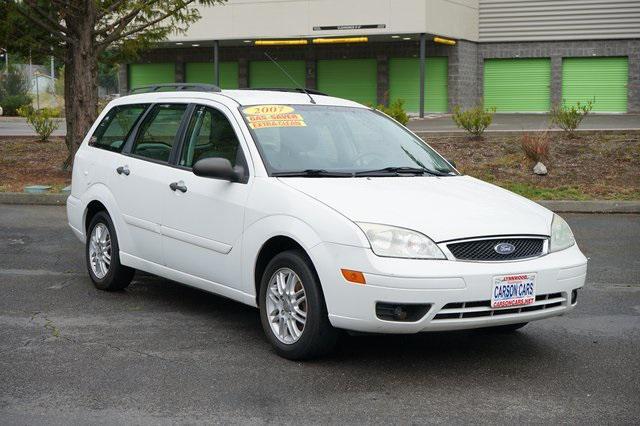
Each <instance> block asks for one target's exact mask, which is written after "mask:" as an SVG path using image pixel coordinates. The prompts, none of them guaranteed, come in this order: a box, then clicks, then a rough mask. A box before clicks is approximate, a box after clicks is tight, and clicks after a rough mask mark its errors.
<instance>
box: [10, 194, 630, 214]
mask: <svg viewBox="0 0 640 426" xmlns="http://www.w3.org/2000/svg"><path fill="white" fill-rule="evenodd" d="M67 197H68V195H67V194H25V193H22V192H0V204H22V205H40V206H64V205H65V204H66V202H67ZM536 202H537V203H538V204H540V205H542V206H544V207H546V208H548V209H549V210H551V211H554V212H556V213H627V214H629V213H640V201H611V200H591V201H575V200H541V201H536Z"/></svg>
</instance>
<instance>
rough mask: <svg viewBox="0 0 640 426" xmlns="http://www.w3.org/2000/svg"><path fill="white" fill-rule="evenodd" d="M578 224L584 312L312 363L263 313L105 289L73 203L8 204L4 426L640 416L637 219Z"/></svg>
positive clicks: (172, 290) (352, 346) (1, 269)
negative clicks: (585, 261)
mask: <svg viewBox="0 0 640 426" xmlns="http://www.w3.org/2000/svg"><path fill="white" fill-rule="evenodd" d="M564 217H565V218H566V219H567V221H568V222H569V223H570V225H571V226H572V227H573V229H574V232H575V234H576V236H577V239H578V242H579V244H580V246H581V247H582V249H583V251H584V252H585V254H586V255H587V256H588V257H590V264H589V274H588V284H587V286H586V288H585V289H584V290H583V291H582V292H581V293H580V297H579V304H578V308H577V309H576V310H575V311H573V312H572V313H570V314H569V315H567V316H565V317H558V318H553V319H549V320H544V321H541V322H537V323H532V324H529V325H528V326H527V327H525V328H524V329H522V331H521V332H518V333H515V334H511V335H499V334H489V333H486V332H479V331H474V332H456V333H437V334H420V335H412V336H348V337H346V338H344V339H343V341H342V343H341V345H340V347H339V350H338V351H337V352H336V353H335V354H334V355H332V356H330V357H328V358H325V359H322V360H317V361H313V362H306V363H297V362H291V361H287V360H284V359H281V358H279V357H278V356H276V355H275V354H274V353H273V351H272V350H271V348H270V347H269V345H268V344H267V342H266V341H265V339H264V338H263V336H262V330H261V328H260V321H259V318H258V314H257V311H255V310H254V309H252V308H249V307H245V306H243V305H240V304H237V303H234V302H231V301H228V300H225V299H223V298H220V297H217V296H214V295H210V294H207V293H203V292H201V291H198V290H195V289H191V288H188V287H185V286H181V285H178V284H176V283H173V282H168V281H166V280H163V279H159V278H155V277H151V276H139V277H138V278H137V279H136V280H135V281H134V283H133V284H132V285H131V286H130V287H129V288H128V289H127V290H126V291H123V292H118V293H106V292H101V291H98V290H95V289H94V288H93V286H92V285H91V283H90V281H89V278H88V277H87V276H86V274H85V270H84V259H83V247H82V245H81V244H80V243H79V242H78V241H77V240H76V239H75V237H73V235H72V234H71V232H70V231H69V230H68V229H67V227H66V223H65V211H64V208H61V207H44V206H40V207H35V206H32V207H26V206H8V205H0V424H42V423H46V424H87V423H91V424H115V423H118V424H121V423H135V424H148V423H153V424H163V423H176V422H179V423H298V424H308V423H347V424H353V423H359V424H362V423H400V424H406V423H456V424H460V423H465V424H468V423H496V422H497V423H506V422H508V423H516V422H517V423H520V422H523V423H549V424H551V423H552V424H557V423H582V424H603V423H607V424H624V423H626V424H633V423H635V424H637V422H638V418H639V416H640V256H638V251H639V250H640V216H637V215H571V214H566V215H564Z"/></svg>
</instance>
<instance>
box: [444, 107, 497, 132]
mask: <svg viewBox="0 0 640 426" xmlns="http://www.w3.org/2000/svg"><path fill="white" fill-rule="evenodd" d="M495 112H496V108H495V107H492V108H489V109H485V108H484V106H482V105H478V106H476V107H474V108H470V109H467V110H463V109H461V108H460V107H459V106H456V107H454V108H453V117H452V118H453V121H454V122H455V123H456V126H458V127H459V128H462V129H465V130H466V131H467V132H469V133H470V134H472V135H473V136H476V137H481V136H482V134H483V133H484V131H485V130H486V128H487V127H489V126H490V125H491V122H492V121H493V114H495Z"/></svg>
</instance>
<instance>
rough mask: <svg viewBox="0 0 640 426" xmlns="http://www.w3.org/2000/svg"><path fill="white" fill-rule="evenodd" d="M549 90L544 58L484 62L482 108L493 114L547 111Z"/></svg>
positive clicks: (548, 68) (549, 100) (548, 65)
mask: <svg viewBox="0 0 640 426" xmlns="http://www.w3.org/2000/svg"><path fill="white" fill-rule="evenodd" d="M550 87H551V60H550V59H548V58H539V59H486V60H485V61H484V105H485V107H487V108H490V107H496V111H497V112H547V111H549V109H551V89H550Z"/></svg>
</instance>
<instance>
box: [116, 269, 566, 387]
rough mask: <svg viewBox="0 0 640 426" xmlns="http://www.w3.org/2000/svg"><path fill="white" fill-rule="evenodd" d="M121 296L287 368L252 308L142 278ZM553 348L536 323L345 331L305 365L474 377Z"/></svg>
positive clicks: (531, 361)
mask: <svg viewBox="0 0 640 426" xmlns="http://www.w3.org/2000/svg"><path fill="white" fill-rule="evenodd" d="M125 295H126V298H127V299H133V301H132V302H133V303H135V304H136V305H141V306H146V307H147V308H148V309H151V310H153V311H163V310H168V311H172V312H176V311H177V312H180V313H182V314H183V315H185V316H187V317H196V318H197V321H198V322H201V324H200V326H202V327H211V328H212V329H213V328H219V327H228V328H229V329H232V330H233V331H234V333H235V334H236V335H237V334H240V335H241V336H239V337H241V340H243V341H245V342H255V351H256V352H261V353H260V354H256V353H253V354H252V355H251V356H252V357H259V358H269V359H270V360H271V361H272V362H275V363H285V364H286V363H290V361H287V360H284V359H282V358H279V357H278V356H277V355H276V354H275V352H273V351H272V350H271V349H270V347H269V346H268V345H267V344H266V339H265V338H264V336H263V332H262V327H261V324H260V318H259V315H258V310H257V309H254V308H252V307H249V306H246V305H243V304H240V303H238V302H235V301H232V300H229V299H226V298H224V297H221V296H218V295H215V294H211V293H208V292H205V291H201V290H199V289H196V288H192V287H188V286H185V285H181V284H178V283H175V282H172V281H169V280H165V279H163V278H158V277H155V276H152V275H148V274H141V273H138V274H137V275H136V278H135V280H134V282H133V283H132V285H131V286H130V287H129V288H128V289H127V290H125V291H124V292H121V293H120V296H125ZM114 296H116V295H114ZM116 297H118V296H116ZM118 298H120V297H118ZM176 326H179V324H176ZM185 333H188V330H185ZM556 337H558V336H556ZM554 348H555V346H554V344H553V342H551V341H546V340H545V338H544V335H542V337H541V334H540V330H537V331H536V326H535V324H529V325H528V326H527V327H524V328H523V329H521V330H519V331H516V332H511V333H503V332H495V331H488V330H466V331H454V332H428V333H419V334H411V335H386V334H355V335H352V334H349V333H346V332H344V333H342V336H341V338H340V342H339V345H338V347H337V348H336V350H335V351H334V352H333V353H331V354H328V355H326V356H324V357H322V358H320V359H317V360H312V361H308V362H306V363H305V364H313V365H315V366H320V365H324V366H325V367H330V366H335V365H337V364H339V365H341V366H342V367H344V366H345V365H350V366H352V367H354V368H358V367H359V366H367V365H370V364H371V363H374V364H376V365H380V366H384V368H386V369H390V370H396V371H398V372H400V371H403V370H405V369H407V368H412V369H413V368H416V367H418V368H420V369H422V370H434V369H436V370H437V369H440V368H445V369H450V368H452V367H455V368H456V369H457V372H458V374H460V373H461V372H462V373H464V371H461V370H467V369H468V370H469V372H470V373H471V372H475V373H477V372H478V370H477V369H478V367H479V366H484V368H488V369H489V370H487V372H488V373H489V372H492V371H493V370H494V369H499V370H504V366H505V365H506V364H509V365H512V367H509V368H508V369H509V370H510V369H511V368H515V367H513V364H514V363H519V365H520V367H522V368H526V365H527V364H535V365H536V366H539V364H540V359H541V357H546V358H547V359H548V357H549V356H550V354H553V352H554V351H555V349H554ZM252 352H253V351H252ZM551 356H552V358H554V356H553V355H551ZM271 361H270V362H271ZM496 371H497V370H496Z"/></svg>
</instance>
